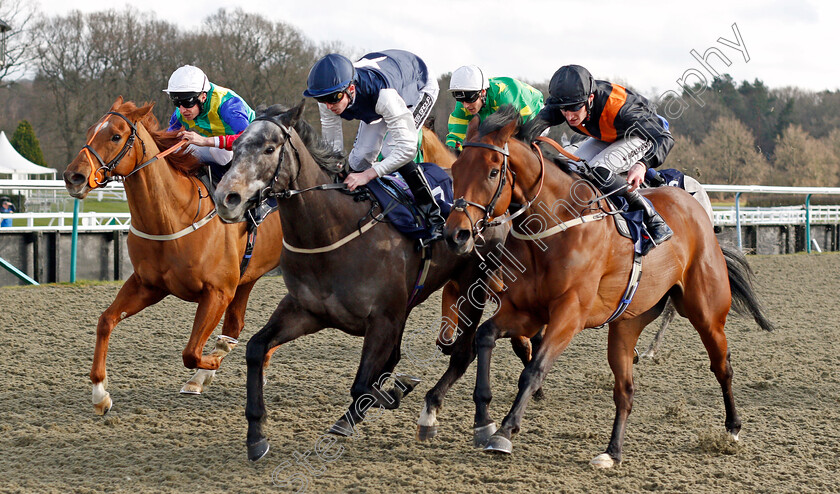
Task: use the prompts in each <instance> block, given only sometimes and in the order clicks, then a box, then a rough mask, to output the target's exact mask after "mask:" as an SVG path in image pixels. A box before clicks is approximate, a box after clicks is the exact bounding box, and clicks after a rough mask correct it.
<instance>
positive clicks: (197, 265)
mask: <svg viewBox="0 0 840 494" xmlns="http://www.w3.org/2000/svg"><path fill="white" fill-rule="evenodd" d="M152 106H153V105H146V106H143V107H140V108H138V107H137V106H136V105H135V104H134V103H131V102H123V100H122V97H120V98H118V99H117V100H116V101H115V102H114V104H113V106H112V107H111V109H110V111H108V112H107V113H106V114H105V115H104V116H103V117H101V118H100V119H99V120H98V121H97V123H96V124H94V125H93V126H92V127H91V128H90V129H88V131H87V144H86V145H85V147H84V148H83V149H82V150H81V151H80V152H79V154H78V155H77V156H76V158H75V159H74V160H73V161H72V162H71V163H70V164H69V165H68V166H67V169H66V171H65V172H64V183H65V186H66V188H67V192H68V193H69V194H70V195H71V196H73V197H75V198H77V199H84V198H85V197H86V196H87V194H88V193H89V192H90V191H91V190H93V189H96V188H98V187H100V186H102V185H104V184H105V183H106V182H107V181H109V180H110V179H114V178H118V179H122V180H124V183H125V193H126V197H127V199H128V208H129V211H130V212H131V230H130V233H129V234H128V236H127V239H126V243H127V246H128V254H129V256H130V258H131V263H132V265H133V266H134V272H133V273H132V274H131V276H129V278H128V280H126V282H125V284H123V286H122V288H120V291H119V293H117V296H116V298H115V299H114V301H113V302H112V303H111V305H110V306H109V307H108V308H107V309H106V310H105V312H103V313H102V315H101V316H100V317H99V322H98V323H97V326H96V348H95V350H94V356H93V366H92V369H91V372H90V379H91V382H92V383H93V406H94V411H95V412H96V413H97V414H99V415H104V414H105V413H107V412H108V410H110V408H111V405H112V400H111V396H110V393H108V391H106V387H107V372H106V366H105V360H106V357H107V354H108V341H109V339H110V336H111V331H112V330H113V329H114V327H115V326H116V325H117V323H118V322H120V321H122V320H123V319H125V318H127V317H129V316H132V315H134V314H136V313H138V312H140V311H141V310H143V309H145V308H146V307H149V306H150V305H153V304H155V303H157V302H159V301H160V300H162V299H163V298H164V297H166V296H167V295H170V294H171V295H175V296H176V297H178V298H180V299H182V300H186V301H189V302H197V303H198V308H197V310H196V313H195V320H194V322H193V327H192V333H191V334H190V338H189V341H188V342H187V346H186V348H184V351H183V354H182V357H183V361H184V366H185V367H187V368H190V369H194V368H198V369H199V370H198V371H197V372H196V374H195V375H194V376H193V377H192V378H191V379H190V380H189V381H188V382H187V383H186V384H184V386H183V388H182V389H181V392H182V393H185V394H200V393H201V392H203V390H204V388H205V386H207V385H208V384H209V383H210V381H211V380H212V378H213V376H214V374H215V372H216V370H217V369H218V368H219V365H220V364H221V362H222V359H224V357H225V356H226V355H227V354H228V353H229V352H230V351H231V350H232V349H233V347H234V346H235V345H236V343H237V338H239V334H240V332H241V331H242V327H243V325H244V315H245V308H246V305H247V302H248V296H249V295H250V293H251V289H252V288H253V287H254V283H256V281H257V280H258V279H259V278H260V277H261V276H262V275H264V274H265V273H267V272H268V271H270V270H272V269H274V268H275V267H276V266H277V265H278V264H279V262H280V252H281V249H280V247H279V246H280V244H281V242H282V238H283V232H282V230H281V228H280V216H279V215H276V214H271V215H269V216H268V217H267V218H266V220H265V221H264V222H263V223H262V224H261V225H260V227H259V231H258V232H259V234H258V238H259V239H260V240H259V241H257V242H256V244H255V246H254V249H253V252H252V253H251V258H250V262H249V263H248V265H247V269H246V270H245V272H244V273H242V274H240V261H241V260H242V258H243V255H244V254H245V250H246V243H247V242H246V240H247V238H246V237H247V235H248V232H247V230H246V228H247V226H246V224H245V223H238V224H225V223H222V222H221V221H220V220H219V218H216V217H215V209H214V206H213V202H212V199H211V198H210V195H209V194H208V192H207V189H206V187H205V186H204V184H203V183H201V182H200V180H198V178H196V176H195V173H196V171H197V170H198V169H199V168H200V167H201V166H202V165H201V163H199V162H198V160H196V158H195V157H194V156H193V155H192V154H191V153H189V152H187V151H184V150H178V151H175V152H174V153H173V154H170V155H168V157H164V155H163V153H165V152H166V151H161V150H166V149H172V148H173V147H174V146H177V144H178V143H179V139H178V138H177V137H176V136H175V133H172V132H165V131H161V130H159V129H158V123H157V120H156V119H155V117H154V115H153V114H152V113H151V110H152ZM94 157H96V160H94ZM157 157H160V159H157V160H155V159H154V158H157ZM150 158H152V159H150ZM106 160H109V161H106ZM157 161H159V162H157ZM222 314H224V317H225V319H224V324H223V327H222V335H221V336H220V337H219V339H218V340H217V342H216V346H215V349H214V350H213V351H212V353H210V354H209V355H202V352H203V349H204V345H205V343H206V342H207V340H208V338H209V337H210V335H211V334H212V333H213V330H214V329H215V328H216V326H217V325H218V323H219V320H220V319H221V317H222Z"/></svg>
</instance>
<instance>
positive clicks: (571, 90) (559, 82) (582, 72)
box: [548, 65, 595, 106]
mask: <svg viewBox="0 0 840 494" xmlns="http://www.w3.org/2000/svg"><path fill="white" fill-rule="evenodd" d="M594 92H595V80H594V79H593V78H592V74H590V73H589V71H588V70H586V69H585V68H583V67H581V66H580V65H564V66H562V67H560V68H559V69H557V72H555V73H554V75H553V76H551V82H550V83H549V84H548V94H549V96H550V99H549V101H548V103H549V104H552V105H561V106H566V105H576V104H579V103H584V102H586V101H587V100H588V99H589V95H590V94H592V93H594Z"/></svg>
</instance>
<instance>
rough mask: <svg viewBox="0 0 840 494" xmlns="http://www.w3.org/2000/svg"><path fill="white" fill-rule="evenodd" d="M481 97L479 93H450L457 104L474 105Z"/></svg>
mask: <svg viewBox="0 0 840 494" xmlns="http://www.w3.org/2000/svg"><path fill="white" fill-rule="evenodd" d="M480 96H481V91H452V97H453V98H455V101H457V102H459V103H474V102H475V101H476V100H477V99H478V98H479V97H480Z"/></svg>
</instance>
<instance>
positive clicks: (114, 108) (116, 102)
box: [111, 95, 123, 111]
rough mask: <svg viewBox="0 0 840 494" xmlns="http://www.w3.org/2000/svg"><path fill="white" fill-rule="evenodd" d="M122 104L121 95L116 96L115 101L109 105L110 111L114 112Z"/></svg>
mask: <svg viewBox="0 0 840 494" xmlns="http://www.w3.org/2000/svg"><path fill="white" fill-rule="evenodd" d="M122 104H123V97H122V95H119V96H117V99H116V101H114V104H113V105H111V111H115V110H116V109H117V108H119V107H120V106H122Z"/></svg>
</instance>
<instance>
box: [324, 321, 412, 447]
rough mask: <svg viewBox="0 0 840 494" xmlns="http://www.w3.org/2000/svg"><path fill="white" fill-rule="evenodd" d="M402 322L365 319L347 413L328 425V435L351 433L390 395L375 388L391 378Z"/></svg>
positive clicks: (398, 354)
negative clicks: (360, 358)
mask: <svg viewBox="0 0 840 494" xmlns="http://www.w3.org/2000/svg"><path fill="white" fill-rule="evenodd" d="M404 325H405V322H404V321H398V320H394V319H393V317H386V316H379V317H372V318H371V319H370V320H369V321H368V331H367V334H366V335H365V340H364V343H363V344H362V360H361V363H360V364H359V368H358V370H357V371H356V378H355V379H354V380H353V386H352V387H351V388H350V396H351V397H352V398H353V401H352V402H351V403H350V407H349V408H348V410H347V412H346V413H345V414H344V415H342V416H341V418H339V419H338V420H337V421H336V422H335V424H333V425H332V427H330V428H329V430H328V432H329V433H330V434H336V435H339V436H351V435H353V433H354V432H355V425H356V424H358V423H360V422H361V421H363V420H364V419H365V416H366V415H367V412H368V411H369V410H370V409H371V408H373V407H382V408H384V406H382V404H383V402H384V401H388V400H389V399H390V397H388V396H385V395H386V393H383V392H381V391H380V390H379V389H380V387H381V386H382V385H383V384H384V383H385V381H387V380H388V379H390V378H391V377H392V375H391V372H390V371H391V370H393V369H394V367H395V366H396V365H397V362H399V359H400V353H399V347H400V340H401V337H402V331H403V328H404ZM395 384H396V383H395Z"/></svg>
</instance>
